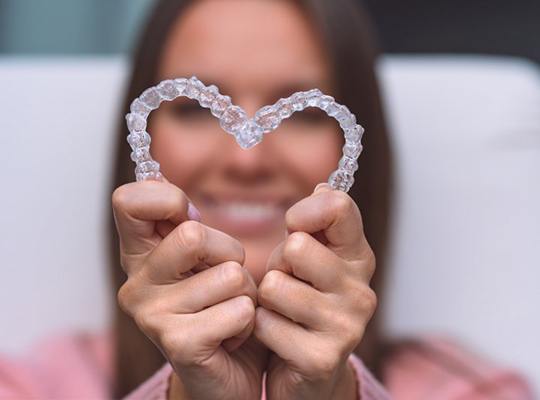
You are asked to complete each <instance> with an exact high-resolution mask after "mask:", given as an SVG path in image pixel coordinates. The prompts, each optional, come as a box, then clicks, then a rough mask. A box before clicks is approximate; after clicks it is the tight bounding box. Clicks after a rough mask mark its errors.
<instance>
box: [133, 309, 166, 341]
mask: <svg viewBox="0 0 540 400" xmlns="http://www.w3.org/2000/svg"><path fill="white" fill-rule="evenodd" d="M147 308H150V307H139V310H137V311H136V312H135V313H134V314H133V320H134V321H135V323H136V324H137V326H138V327H139V329H140V330H141V331H143V332H144V333H145V334H146V335H147V336H149V337H156V336H158V335H159V332H160V331H161V329H160V326H161V325H160V320H161V315H160V316H158V315H157V314H156V313H154V312H153V310H152V309H148V310H147Z"/></svg>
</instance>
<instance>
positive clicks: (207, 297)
mask: <svg viewBox="0 0 540 400" xmlns="http://www.w3.org/2000/svg"><path fill="white" fill-rule="evenodd" d="M320 43H321V42H320V41H319V40H318V37H317V32H316V31H315V30H314V28H313V27H312V26H311V25H310V22H309V20H308V19H307V18H306V17H305V16H304V15H303V14H302V12H301V10H300V9H297V8H296V7H295V6H294V5H293V3H292V2H287V1H246V0H229V1H226V2H225V1H217V0H206V1H197V2H195V4H194V5H192V6H191V7H190V9H189V10H188V11H187V12H186V13H185V14H184V15H183V16H182V17H181V19H179V21H178V22H177V23H176V25H175V27H174V28H173V30H172V32H171V34H170V37H169V38H168V40H167V42H166V44H165V50H164V53H163V56H162V59H161V60H160V68H159V75H160V78H161V79H165V78H173V77H178V76H188V77H189V76H191V75H194V74H196V75H197V76H198V77H199V78H200V79H201V80H202V81H203V82H205V83H206V84H210V83H214V84H216V85H217V86H218V87H219V88H220V91H221V92H222V93H225V94H228V95H230V96H231V97H232V100H233V103H235V104H238V105H240V106H241V107H243V108H244V109H245V110H246V112H247V113H248V114H251V115H252V114H253V113H254V112H255V111H256V110H257V109H258V108H260V107H262V106H263V105H266V104H272V103H273V102H274V101H276V100H277V99H278V98H279V97H285V96H288V95H289V94H291V93H293V92H294V91H297V90H305V89H310V88H314V87H318V88H320V89H321V90H323V91H324V92H329V93H331V91H332V88H333V83H332V76H331V72H330V69H329V66H328V64H327V63H326V62H325V60H326V55H325V54H324V49H323V48H322V47H321V44H320ZM262 48H263V49H264V51H261V49H262ZM205 112H206V114H205ZM294 118H295V117H294V116H293V118H292V119H293V120H292V121H290V123H289V122H287V123H283V124H282V127H280V128H279V129H278V131H277V132H275V133H272V134H269V135H266V136H265V138H264V140H263V142H262V143H260V144H258V145H257V146H255V147H254V148H252V149H250V150H243V149H241V148H240V147H239V146H238V145H237V144H236V142H235V141H234V138H233V137H232V136H230V135H227V134H225V133H224V132H223V131H222V130H221V129H220V127H219V125H218V123H217V121H216V120H215V119H214V118H213V117H211V116H210V114H209V113H208V111H204V110H203V111H195V108H194V107H192V105H191V103H190V102H189V101H185V100H177V101H175V102H171V103H168V104H167V103H165V104H163V105H162V107H161V108H160V109H159V110H157V111H156V112H155V113H154V114H153V116H152V117H151V120H150V127H149V131H150V132H151V135H152V150H151V151H152V156H153V157H154V158H155V159H156V160H158V161H159V162H160V164H161V171H162V172H163V174H164V176H165V177H166V179H165V181H164V182H155V181H146V182H133V183H129V184H126V185H123V186H120V187H119V188H117V189H116V190H115V192H114V193H113V196H112V205H113V211H114V216H115V220H116V224H117V228H118V232H119V236H120V250H121V264H122V266H123V268H124V270H125V271H126V274H127V275H128V279H127V281H126V283H125V284H124V285H123V286H122V287H121V289H120V291H119V293H118V301H119V303H120V305H121V307H122V308H123V309H124V310H125V311H126V312H127V313H128V314H129V315H131V316H132V317H133V318H134V320H135V322H136V323H137V325H138V326H139V328H140V329H141V330H142V331H143V332H144V333H145V334H146V335H147V336H148V337H149V338H150V339H151V340H152V341H153V342H154V343H155V344H156V346H158V347H159V348H160V349H161V350H162V352H163V354H164V355H165V356H166V357H167V359H168V360H169V362H170V363H171V365H172V366H173V368H174V370H175V372H176V373H175V374H173V375H172V377H171V386H170V390H169V396H170V398H182V399H218V398H219V399H239V398H242V399H244V398H245V399H256V398H260V395H261V393H260V387H261V379H262V373H263V371H266V372H267V379H266V393H267V398H268V399H271V400H273V399H356V398H357V396H358V394H357V393H356V381H355V376H354V373H353V370H352V369H351V366H350V365H349V364H348V362H347V358H348V356H349V355H350V353H351V352H352V351H353V350H354V348H355V347H356V346H357V345H358V344H359V343H360V341H361V340H362V336H363V332H364V330H365V327H366V325H367V323H368V321H369V319H370V318H371V316H372V314H373V312H374V310H375V307H376V296H375V294H374V293H373V291H372V290H371V289H370V288H369V281H370V279H371V276H372V274H373V272H374V268H375V258H374V255H373V252H372V250H371V248H370V246H369V244H368V243H367V241H366V238H365V236H364V233H363V228H362V219H361V215H360V212H359V210H358V207H357V206H356V205H355V203H354V202H353V200H352V199H351V198H350V197H349V196H348V195H347V194H344V193H342V192H339V191H334V190H331V188H330V187H329V186H328V185H326V184H320V185H318V186H317V184H318V183H320V182H324V181H326V179H327V178H328V175H329V174H330V172H331V171H332V170H333V169H335V167H336V165H337V161H338V160H339V157H340V148H341V143H342V141H341V140H342V139H341V138H340V135H339V134H338V133H337V125H336V124H335V123H334V122H333V121H332V120H330V119H329V118H321V117H320V115H319V114H316V113H315V114H314V113H311V114H308V115H307V116H306V117H299V118H298V119H297V120H296V121H295V120H294ZM306 149H309V151H306ZM302 150H303V151H302ZM316 186H317V187H316ZM314 187H316V189H315V191H313V188H314ZM189 203H191V204H192V205H193V204H194V205H195V207H196V208H197V209H198V211H199V214H200V216H201V217H202V218H199V217H198V216H197V215H196V214H197V213H195V214H194V213H193V211H192V212H191V213H189V214H188V209H189V208H190V206H189ZM239 203H242V204H246V203H247V204H251V205H255V206H257V207H259V206H260V207H262V209H263V210H264V211H262V212H259V211H260V209H259V208H256V209H257V210H259V211H257V212H255V213H253V209H251V210H252V211H250V212H248V213H245V212H244V211H245V209H244V211H242V212H239V211H238V210H239V209H238V204H239ZM231 210H232V211H231ZM190 216H191V217H192V219H193V218H194V219H195V220H191V221H190V220H189V219H190ZM197 220H198V221H197Z"/></svg>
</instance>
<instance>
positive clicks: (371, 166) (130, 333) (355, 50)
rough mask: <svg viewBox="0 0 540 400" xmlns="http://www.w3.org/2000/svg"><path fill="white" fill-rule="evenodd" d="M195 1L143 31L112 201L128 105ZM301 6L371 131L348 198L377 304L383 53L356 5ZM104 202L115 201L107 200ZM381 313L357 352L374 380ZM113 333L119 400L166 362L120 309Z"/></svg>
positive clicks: (341, 87)
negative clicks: (368, 258) (367, 251)
mask: <svg viewBox="0 0 540 400" xmlns="http://www.w3.org/2000/svg"><path fill="white" fill-rule="evenodd" d="M190 3H191V1H189V0H158V1H157V2H156V4H155V6H154V8H153V9H152V11H151V12H150V15H149V18H148V20H147V23H146V25H145V28H144V29H143V30H142V32H141V35H140V37H139V41H138V43H137V46H136V47H135V52H134V54H133V59H132V64H131V65H132V70H131V76H130V79H129V81H128V86H127V90H126V92H125V97H124V101H123V106H122V108H121V112H122V113H121V114H120V115H119V116H118V128H117V131H116V137H115V140H116V148H115V153H114V156H115V159H114V163H113V168H114V170H113V175H112V176H113V179H112V182H110V185H111V186H110V191H109V192H108V194H109V195H110V194H112V192H113V191H114V189H115V188H117V187H118V186H121V185H123V184H125V183H127V182H131V181H133V180H134V174H133V165H132V161H131V160H130V157H129V155H130V152H131V149H130V148H129V145H128V143H127V141H126V135H127V134H128V132H127V129H126V127H125V120H124V118H123V115H124V114H125V113H127V112H128V110H129V104H130V102H131V100H133V99H134V98H135V97H137V96H138V95H139V94H140V93H141V92H142V91H143V90H144V89H146V88H147V87H150V86H153V85H155V84H156V83H157V82H156V79H157V70H158V65H159V60H160V59H161V54H162V51H163V45H164V43H165V42H166V39H167V36H168V35H169V33H170V31H171V28H172V27H173V25H174V23H175V22H176V21H177V20H178V18H179V17H180V15H182V13H183V11H184V10H185V9H186V7H187V6H188V5H189V4H190ZM297 3H298V5H299V6H300V7H301V8H302V9H303V11H305V14H306V16H307V17H308V18H310V19H311V20H312V22H313V25H314V26H315V27H317V28H318V29H319V31H320V34H321V36H320V37H321V38H322V40H323V45H324V47H325V50H326V52H327V55H328V57H330V65H331V68H332V74H333V77H334V82H335V83H336V87H335V92H334V93H332V94H333V95H334V97H335V98H336V100H337V101H338V102H340V103H342V104H346V105H347V106H348V107H349V109H350V110H351V111H352V112H353V113H354V114H355V115H356V116H357V118H358V120H359V122H360V123H361V124H362V125H363V126H364V127H365V129H366V134H365V135H364V138H363V145H364V151H363V153H362V155H361V156H360V159H359V166H360V168H359V171H357V173H356V176H355V178H356V182H355V184H354V186H353V187H352V189H351V190H350V192H349V194H350V195H351V197H352V198H353V199H354V200H355V201H356V203H357V204H358V206H359V208H360V211H361V213H362V218H363V223H364V231H365V234H366V237H367V240H368V242H369V243H370V245H371V247H372V249H373V251H374V253H375V256H376V259H377V271H376V273H375V275H374V277H373V280H372V282H371V286H372V288H373V289H374V290H375V291H376V293H377V295H378V297H379V299H380V298H381V294H382V290H383V288H382V283H383V275H384V269H385V252H386V243H387V236H388V228H389V222H390V199H391V197H392V196H391V195H392V193H391V192H392V166H391V160H392V157H391V151H390V145H389V138H388V134H387V130H386V124H385V120H384V115H383V110H382V105H381V99H380V92H379V87H378V83H377V79H376V73H375V66H376V61H377V56H378V52H377V49H376V45H375V42H374V38H373V34H372V27H371V23H370V20H369V18H368V16H367V15H366V13H365V11H364V10H363V9H362V8H361V7H360V5H359V4H358V2H357V1H355V0H332V1H328V0H298V1H297ZM107 201H108V202H109V203H110V197H109V198H108V199H107ZM107 218H108V221H109V229H108V235H109V236H108V245H109V257H110V258H109V262H110V270H111V273H112V289H113V290H114V291H115V293H117V292H118V290H119V288H120V286H122V284H123V283H124V282H125V280H126V276H125V274H124V272H123V271H122V268H121V266H120V263H119V260H120V255H119V242H118V236H117V232H116V227H115V224H114V219H113V216H112V212H109V214H108V215H107ZM114 298H116V296H114ZM379 304H380V303H379ZM378 314H379V313H375V316H374V317H373V318H372V320H371V321H370V323H369V325H368V327H367V330H366V332H365V334H364V338H363V340H362V343H361V344H360V346H359V347H358V348H357V349H356V350H355V353H356V354H358V355H359V356H360V357H362V360H363V361H364V363H365V364H366V365H367V366H368V367H369V368H371V370H372V371H374V373H375V374H376V375H379V372H380V366H381V354H382V353H381V350H382V343H383V338H382V335H381V329H380V324H379V320H380V318H379V317H378ZM113 332H114V334H115V343H114V348H115V359H114V363H115V375H116V376H115V379H114V383H113V385H114V386H113V395H114V396H115V397H121V396H124V395H126V394H127V393H129V392H130V391H131V390H133V389H134V388H136V387H137V386H138V385H140V384H141V383H142V382H143V381H144V380H146V379H147V378H148V377H150V376H151V375H152V374H153V373H154V372H155V371H156V370H157V369H158V368H159V367H160V366H161V365H162V364H163V363H164V362H165V358H164V357H163V355H162V354H161V352H160V351H159V350H158V349H157V348H156V347H155V346H154V344H153V343H152V342H151V341H150V340H149V339H148V338H146V336H144V334H143V333H141V331H140V330H139V329H138V327H137V326H136V324H135V323H134V322H133V321H132V320H131V318H129V317H128V316H127V315H126V314H125V313H123V312H122V310H120V308H119V307H118V305H116V307H115V314H114V326H113Z"/></svg>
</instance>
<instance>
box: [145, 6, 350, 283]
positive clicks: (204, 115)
mask: <svg viewBox="0 0 540 400" xmlns="http://www.w3.org/2000/svg"><path fill="white" fill-rule="evenodd" d="M192 75H196V76H197V77H198V78H199V79H201V80H202V81H203V82H204V83H205V84H207V85H208V84H215V85H217V86H218V87H219V89H220V92H221V93H223V94H227V95H229V96H231V98H232V101H233V103H234V104H237V105H239V106H241V107H242V108H243V109H244V110H246V112H247V113H248V115H250V116H252V115H253V114H254V113H255V111H257V109H259V108H260V107H262V106H264V105H268V104H273V103H274V102H275V101H276V100H278V99H279V98H280V97H287V96H289V95H290V94H292V93H293V92H295V91H298V90H308V89H312V88H319V89H321V90H322V91H323V92H326V93H331V92H332V89H333V83H332V78H331V76H330V70H329V66H328V65H327V63H326V57H325V54H324V50H323V47H322V45H321V43H320V41H319V39H318V35H317V32H316V30H314V28H313V27H312V26H311V25H310V21H309V20H308V19H307V18H306V16H305V15H304V14H302V11H301V10H300V9H299V8H297V6H295V5H294V3H293V2H291V1H285V0H283V1H250V0H228V1H223V0H205V1H194V2H193V4H192V5H191V6H190V8H189V9H188V10H187V11H186V12H185V13H184V15H183V16H182V17H181V18H179V20H178V21H177V22H176V24H175V26H174V28H173V29H172V31H171V34H170V36H169V38H168V40H167V42H166V43H165V48H164V53H163V56H162V59H161V60H160V65H159V78H160V79H166V78H175V77H190V76H192ZM337 129H338V128H337V124H336V123H335V122H334V121H333V120H331V119H329V118H325V114H323V113H322V112H320V111H319V110H317V109H313V108H308V109H307V110H306V111H304V112H302V113H296V114H294V115H293V116H292V117H291V118H290V119H289V120H287V121H284V122H283V123H282V124H281V126H280V127H279V128H278V129H277V130H276V131H275V132H273V133H270V134H267V135H265V137H264V140H263V141H262V142H261V143H259V144H258V145H256V146H255V147H253V148H251V149H249V150H244V149H242V148H241V147H239V146H238V144H237V143H236V141H235V139H234V137H233V136H231V135H228V134H226V133H225V132H224V131H223V130H222V129H221V128H220V126H219V122H218V121H217V119H216V118H215V117H213V116H212V115H211V114H210V112H209V110H207V109H203V108H201V107H200V106H199V105H198V104H197V103H196V102H195V101H194V100H189V99H184V98H179V99H177V100H175V101H173V102H170V103H163V104H162V106H161V108H160V109H159V110H158V111H156V112H155V113H154V114H153V115H152V117H151V120H150V127H149V131H150V133H151V135H152V156H153V158H154V159H156V160H157V161H158V162H159V163H160V164H161V171H162V172H163V174H164V175H165V176H166V177H167V179H168V180H169V181H170V182H172V183H174V184H175V185H177V186H178V187H180V188H181V189H182V190H183V191H184V192H185V193H186V194H187V195H188V196H189V197H190V199H191V200H192V201H193V203H194V204H195V206H196V207H197V208H198V209H199V211H200V212H201V215H202V222H203V223H204V224H206V225H208V226H211V227H213V228H216V229H219V230H221V231H223V232H226V233H228V234H229V235H231V236H233V237H235V238H237V239H238V240H240V241H241V242H242V244H243V245H244V247H245V250H246V267H247V268H248V270H249V271H250V273H251V274H252V276H253V278H254V279H255V281H256V283H259V282H260V280H261V279H262V276H263V275H264V272H265V266H266V260H267V258H268V256H269V255H270V253H271V251H272V250H273V249H274V247H275V246H276V245H277V244H278V243H279V242H280V241H282V240H283V239H284V235H285V229H286V227H285V221H284V215H285V212H286V210H287V209H288V208H289V207H290V206H291V205H292V204H293V203H295V202H297V201H298V200H300V199H301V198H303V197H306V196H308V195H309V194H311V192H312V191H313V189H314V187H315V186H316V185H317V183H319V182H324V181H326V180H327V178H328V175H329V174H330V173H331V172H332V171H333V170H334V169H335V168H336V165H337V162H338V159H339V156H340V147H341V140H342V139H341V138H340V135H338V133H337V132H338V131H337Z"/></svg>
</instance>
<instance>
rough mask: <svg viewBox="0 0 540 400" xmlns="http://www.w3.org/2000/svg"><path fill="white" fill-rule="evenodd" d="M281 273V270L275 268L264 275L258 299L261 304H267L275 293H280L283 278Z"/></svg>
mask: <svg viewBox="0 0 540 400" xmlns="http://www.w3.org/2000/svg"><path fill="white" fill-rule="evenodd" d="M281 274H282V273H281V272H280V271H278V270H275V269H273V270H270V271H268V272H267V273H266V275H264V277H263V279H262V281H261V283H260V284H259V289H258V300H259V302H260V303H261V304H263V305H264V304H266V303H267V302H268V301H270V300H271V299H272V298H273V297H274V295H275V293H279V288H280V286H281V284H282V279H283V277H282V276H281Z"/></svg>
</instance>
